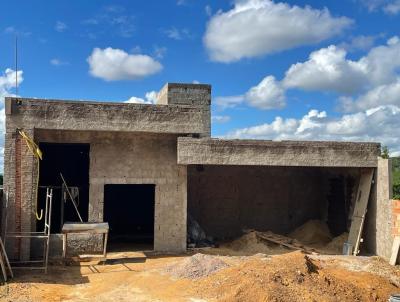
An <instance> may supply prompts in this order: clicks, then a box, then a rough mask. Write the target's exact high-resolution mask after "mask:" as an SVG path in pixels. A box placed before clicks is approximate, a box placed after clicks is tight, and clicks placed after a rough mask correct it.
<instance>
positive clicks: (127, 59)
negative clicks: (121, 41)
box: [87, 47, 162, 81]
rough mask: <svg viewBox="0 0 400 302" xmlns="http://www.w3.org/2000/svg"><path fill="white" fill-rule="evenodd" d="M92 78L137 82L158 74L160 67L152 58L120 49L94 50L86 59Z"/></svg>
mask: <svg viewBox="0 0 400 302" xmlns="http://www.w3.org/2000/svg"><path fill="white" fill-rule="evenodd" d="M87 61H88V63H89V72H90V74H91V75H92V76H94V77H98V78H101V79H103V80H106V81H117V80H137V79H141V78H144V77H147V76H150V75H152V74H155V73H158V72H159V71H161V69H162V65H161V64H160V63H159V62H158V61H156V60H154V59H153V58H152V57H150V56H147V55H142V54H128V53H127V52H125V51H123V50H121V49H115V48H111V47H108V48H105V49H100V48H94V49H93V52H92V54H91V55H90V56H89V57H88V58H87Z"/></svg>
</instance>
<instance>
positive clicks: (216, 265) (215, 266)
mask: <svg viewBox="0 0 400 302" xmlns="http://www.w3.org/2000/svg"><path fill="white" fill-rule="evenodd" d="M228 266H229V265H228V264H226V263H225V262H224V261H222V260H221V259H219V258H218V257H216V256H212V255H204V254H195V255H193V256H191V257H188V258H185V259H184V260H182V261H180V262H178V263H176V264H172V265H169V266H167V267H166V268H165V270H164V271H165V272H166V273H169V274H170V275H171V276H173V277H175V278H188V279H198V278H201V277H206V276H209V275H211V274H213V273H215V272H216V271H218V270H220V269H223V268H226V267H228Z"/></svg>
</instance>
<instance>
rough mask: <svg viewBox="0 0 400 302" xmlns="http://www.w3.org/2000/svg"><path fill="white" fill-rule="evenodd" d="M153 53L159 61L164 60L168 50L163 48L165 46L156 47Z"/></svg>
mask: <svg viewBox="0 0 400 302" xmlns="http://www.w3.org/2000/svg"><path fill="white" fill-rule="evenodd" d="M153 53H154V56H155V57H156V58H157V59H162V58H164V56H165V54H166V53H167V48H166V47H163V46H161V47H159V46H157V45H155V46H154V51H153Z"/></svg>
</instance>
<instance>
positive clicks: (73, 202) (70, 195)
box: [60, 173, 83, 222]
mask: <svg viewBox="0 0 400 302" xmlns="http://www.w3.org/2000/svg"><path fill="white" fill-rule="evenodd" d="M60 176H61V178H62V181H63V183H64V185H65V189H66V190H67V193H68V195H69V198H71V201H72V204H73V205H74V207H75V210H76V213H77V214H78V216H79V220H80V221H81V222H83V220H82V217H81V214H79V211H78V207H77V205H76V203H75V200H74V198H73V197H72V194H71V192H70V191H69V188H68V186H67V183H66V182H65V179H64V177H63V175H62V174H61V173H60Z"/></svg>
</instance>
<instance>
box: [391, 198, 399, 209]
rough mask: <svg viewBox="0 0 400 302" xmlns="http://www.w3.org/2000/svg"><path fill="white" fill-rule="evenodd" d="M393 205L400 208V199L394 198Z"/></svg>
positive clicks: (394, 207)
mask: <svg viewBox="0 0 400 302" xmlns="http://www.w3.org/2000/svg"><path fill="white" fill-rule="evenodd" d="M392 207H393V209H400V200H397V199H393V200H392Z"/></svg>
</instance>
